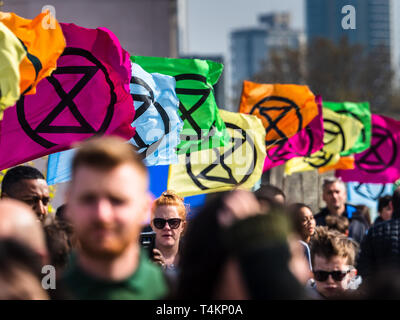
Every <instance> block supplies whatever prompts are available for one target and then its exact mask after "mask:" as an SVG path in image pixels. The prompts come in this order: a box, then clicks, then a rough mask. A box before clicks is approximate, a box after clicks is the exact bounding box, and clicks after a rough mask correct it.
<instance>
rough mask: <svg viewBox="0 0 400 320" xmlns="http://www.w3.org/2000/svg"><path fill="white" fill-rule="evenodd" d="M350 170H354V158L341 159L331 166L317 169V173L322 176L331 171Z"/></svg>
mask: <svg viewBox="0 0 400 320" xmlns="http://www.w3.org/2000/svg"><path fill="white" fill-rule="evenodd" d="M339 169H342V170H350V169H354V156H349V157H341V158H340V160H339V161H338V162H336V163H335V164H333V165H331V166H326V167H322V168H319V169H318V173H320V174H322V173H325V172H328V171H331V170H339Z"/></svg>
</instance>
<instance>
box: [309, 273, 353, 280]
mask: <svg viewBox="0 0 400 320" xmlns="http://www.w3.org/2000/svg"><path fill="white" fill-rule="evenodd" d="M349 272H350V270H347V271H341V270H339V271H330V272H329V271H323V270H316V271H314V278H315V280H317V281H321V282H323V281H326V280H328V277H329V275H331V276H332V279H333V280H335V281H342V280H343V279H344V277H345V276H346V274H348V273H349Z"/></svg>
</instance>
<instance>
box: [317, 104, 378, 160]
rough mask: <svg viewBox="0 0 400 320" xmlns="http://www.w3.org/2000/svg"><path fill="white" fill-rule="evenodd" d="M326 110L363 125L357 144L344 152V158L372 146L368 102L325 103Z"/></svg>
mask: <svg viewBox="0 0 400 320" xmlns="http://www.w3.org/2000/svg"><path fill="white" fill-rule="evenodd" d="M323 106H324V108H328V109H331V110H333V111H335V112H337V113H340V114H344V115H346V116H350V117H353V118H354V119H356V120H358V121H360V122H361V123H362V125H363V128H362V130H361V134H360V135H359V137H358V139H357V141H356V143H355V144H354V145H353V147H351V148H350V149H349V150H346V151H343V152H342V153H341V155H342V156H348V155H351V154H354V153H360V152H362V151H364V150H366V149H368V148H369V147H370V145H371V111H370V108H369V103H368V102H360V103H354V102H342V103H339V102H326V101H324V103H323Z"/></svg>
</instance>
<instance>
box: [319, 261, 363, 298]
mask: <svg viewBox="0 0 400 320" xmlns="http://www.w3.org/2000/svg"><path fill="white" fill-rule="evenodd" d="M347 269H349V266H348V265H347V258H345V257H339V256H332V257H331V258H330V259H327V258H325V257H323V256H320V255H316V256H315V257H314V265H313V271H316V270H323V271H337V270H338V271H339V270H347ZM355 273H356V270H355V269H352V271H351V272H350V273H348V274H347V275H346V276H345V277H344V278H343V280H342V281H335V280H334V279H333V278H332V275H329V276H328V279H327V280H326V281H315V284H316V288H317V291H318V292H319V293H320V294H321V295H322V296H324V297H325V298H340V296H341V295H342V294H343V292H344V291H345V290H347V288H348V285H349V282H350V280H351V279H352V278H353V277H354V276H355Z"/></svg>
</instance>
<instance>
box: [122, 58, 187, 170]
mask: <svg viewBox="0 0 400 320" xmlns="http://www.w3.org/2000/svg"><path fill="white" fill-rule="evenodd" d="M175 87H176V81H175V78H174V77H171V76H167V75H164V74H159V73H151V74H150V73H148V72H146V71H144V70H143V69H142V67H140V66H139V65H138V64H136V63H132V78H131V84H130V91H131V95H132V98H133V104H134V107H135V110H136V113H135V120H134V121H133V123H132V126H133V127H136V134H135V135H134V137H133V138H132V139H131V141H130V142H131V143H132V144H133V145H135V146H136V147H138V148H139V152H140V153H145V158H144V162H145V164H146V165H147V166H155V165H168V164H176V163H178V156H177V153H176V148H177V146H178V144H179V142H180V138H179V136H180V132H181V131H182V128H183V121H182V119H181V118H180V117H179V115H178V108H179V99H178V97H177V95H176V93H175Z"/></svg>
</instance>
